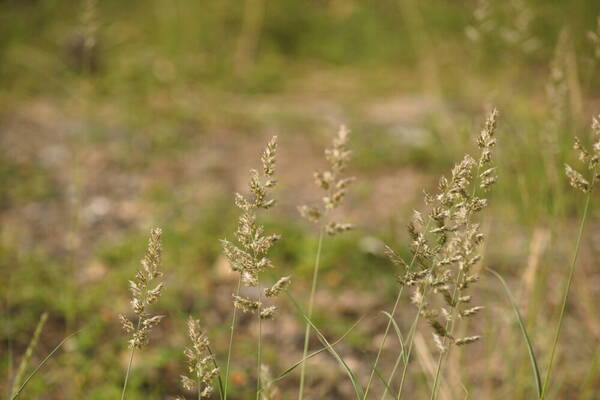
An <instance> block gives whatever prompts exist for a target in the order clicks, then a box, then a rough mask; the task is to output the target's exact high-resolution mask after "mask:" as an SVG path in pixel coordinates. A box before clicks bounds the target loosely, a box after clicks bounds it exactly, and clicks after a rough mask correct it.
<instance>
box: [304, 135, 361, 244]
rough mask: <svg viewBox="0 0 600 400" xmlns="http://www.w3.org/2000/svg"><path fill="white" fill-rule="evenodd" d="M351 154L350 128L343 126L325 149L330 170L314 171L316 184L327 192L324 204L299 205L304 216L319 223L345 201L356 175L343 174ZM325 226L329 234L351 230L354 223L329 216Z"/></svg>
mask: <svg viewBox="0 0 600 400" xmlns="http://www.w3.org/2000/svg"><path fill="white" fill-rule="evenodd" d="M351 154H352V153H351V151H350V150H349V149H348V130H347V129H346V127H345V126H342V127H340V130H339V131H338V134H337V136H336V137H335V138H334V140H333V145H332V147H331V148H329V149H326V150H325V159H326V160H327V162H328V163H329V170H327V171H323V172H315V173H314V178H315V183H316V185H317V186H318V187H319V188H321V189H323V190H324V191H325V192H326V193H325V195H324V196H323V198H322V205H321V206H310V205H302V206H300V207H298V211H299V212H300V215H301V216H302V217H303V218H306V219H308V220H309V221H311V222H314V223H317V222H319V221H321V219H322V218H323V217H324V216H328V215H329V214H331V213H332V212H333V211H334V210H335V209H337V208H338V207H339V206H340V205H341V204H342V203H343V201H344V199H345V198H346V194H347V189H348V187H349V186H350V185H351V184H352V183H353V182H354V181H355V178H354V177H342V176H341V175H342V173H343V172H344V171H345V170H346V168H347V167H348V163H349V162H350V158H351ZM324 228H325V230H326V232H327V233H328V234H329V235H336V234H338V233H342V232H345V231H348V230H350V229H351V228H352V225H351V224H347V223H341V222H337V221H335V220H333V219H331V218H329V221H327V222H325V226H324Z"/></svg>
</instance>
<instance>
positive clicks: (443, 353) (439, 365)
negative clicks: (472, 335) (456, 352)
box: [431, 271, 462, 400]
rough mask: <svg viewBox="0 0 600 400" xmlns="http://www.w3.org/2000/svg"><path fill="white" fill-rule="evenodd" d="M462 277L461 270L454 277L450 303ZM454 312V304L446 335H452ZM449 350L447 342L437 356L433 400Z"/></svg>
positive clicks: (432, 391)
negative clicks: (446, 347)
mask: <svg viewBox="0 0 600 400" xmlns="http://www.w3.org/2000/svg"><path fill="white" fill-rule="evenodd" d="M461 278H462V271H459V272H458V275H457V277H456V282H455V284H454V290H453V292H452V304H456V294H457V293H458V285H459V284H460V280H461ZM455 313H456V306H454V307H453V309H452V318H450V320H451V321H452V322H450V321H447V322H446V330H447V331H448V324H449V325H450V330H449V331H448V335H449V336H452V333H453V331H454V321H455V320H456V317H455ZM444 339H445V340H444V341H445V342H446V343H448V342H449V341H450V339H449V338H447V337H446V338H444ZM449 351H450V345H449V344H448V349H447V350H446V351H441V352H440V356H439V357H438V362H437V366H436V368H435V378H434V379H433V389H432V390H431V400H435V399H436V398H437V388H438V386H439V380H440V372H441V370H442V364H443V363H444V359H445V358H446V353H448V352H449Z"/></svg>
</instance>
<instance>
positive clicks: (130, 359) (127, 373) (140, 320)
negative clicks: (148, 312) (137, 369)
mask: <svg viewBox="0 0 600 400" xmlns="http://www.w3.org/2000/svg"><path fill="white" fill-rule="evenodd" d="M141 325H142V319H141V317H139V318H138V321H137V327H136V328H135V331H136V332H137V331H139V329H140V326H141ZM134 354H135V346H131V354H130V355H129V362H128V363H127V372H126V373H125V382H123V391H122V392H121V400H124V399H125V391H126V390H127V383H128V382H129V373H130V372H131V364H132V363H133V355H134Z"/></svg>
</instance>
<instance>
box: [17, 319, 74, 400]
mask: <svg viewBox="0 0 600 400" xmlns="http://www.w3.org/2000/svg"><path fill="white" fill-rule="evenodd" d="M81 331H83V329H81V330H78V331H77V332H73V333H71V334H70V335H69V336H67V337H65V338H64V339H63V340H61V341H60V343H59V344H57V345H56V347H55V348H54V349H52V351H51V352H50V353H48V355H47V356H46V357H45V358H44V359H43V360H42V362H41V363H39V364H38V366H37V367H35V369H34V370H33V372H32V373H31V374H30V375H29V376H28V377H27V378H26V379H25V381H24V382H23V384H22V385H21V386H20V387H19V389H17V391H16V392H15V394H14V395H13V396H12V397H11V400H15V399H17V398H18V397H19V395H20V394H21V392H22V391H23V389H25V386H27V384H28V383H29V381H30V380H31V378H33V377H34V376H35V374H37V372H38V371H39V370H40V369H41V368H42V367H43V366H44V365H46V363H47V362H48V360H49V359H50V358H52V356H53V355H54V353H56V352H57V351H58V349H60V348H61V347H62V345H63V344H64V343H65V342H66V341H67V340H69V339H70V338H72V337H73V336H75V335H77V334H79V333H80V332H81Z"/></svg>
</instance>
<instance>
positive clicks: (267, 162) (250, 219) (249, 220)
mask: <svg viewBox="0 0 600 400" xmlns="http://www.w3.org/2000/svg"><path fill="white" fill-rule="evenodd" d="M276 155H277V137H276V136H274V137H273V138H272V139H271V140H270V141H269V143H268V144H267V146H266V148H265V150H264V151H263V153H262V156H261V162H262V174H261V173H259V172H258V171H257V170H250V184H249V188H250V194H251V197H245V196H244V195H242V194H239V193H237V194H236V195H235V205H236V206H237V207H238V208H240V209H241V210H242V213H241V215H240V217H239V219H238V226H237V230H236V232H235V238H236V241H237V243H233V242H231V241H229V240H226V239H222V240H221V245H222V247H223V253H224V254H225V257H226V258H227V259H228V261H229V264H230V266H231V269H232V270H233V271H235V272H238V273H239V274H240V279H241V282H242V283H243V284H244V286H248V287H256V286H258V285H259V275H260V273H261V272H263V271H264V270H265V269H267V268H273V263H272V261H271V260H270V259H269V258H268V252H269V250H270V249H271V247H272V246H273V245H274V244H275V243H276V242H277V241H279V239H281V236H280V235H277V234H266V233H265V228H264V226H262V225H259V224H258V223H257V220H256V219H257V212H258V211H259V210H261V209H262V210H268V209H270V208H271V207H273V206H274V205H275V201H274V200H273V199H269V192H270V191H271V190H272V189H273V188H274V187H275V185H276V183H277V181H276V180H275V161H276ZM285 282H289V279H288V280H287V281H285V280H284V281H283V283H282V285H284V284H285ZM279 290H282V289H279ZM233 302H234V307H236V308H239V309H241V310H243V311H244V312H251V313H255V312H256V311H259V313H260V314H261V315H262V314H263V311H264V310H263V311H260V308H261V305H262V303H261V302H259V301H254V300H251V299H247V298H244V297H241V296H237V295H233ZM273 311H274V310H271V316H272V315H273Z"/></svg>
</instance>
